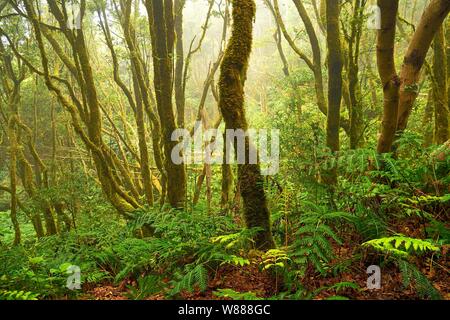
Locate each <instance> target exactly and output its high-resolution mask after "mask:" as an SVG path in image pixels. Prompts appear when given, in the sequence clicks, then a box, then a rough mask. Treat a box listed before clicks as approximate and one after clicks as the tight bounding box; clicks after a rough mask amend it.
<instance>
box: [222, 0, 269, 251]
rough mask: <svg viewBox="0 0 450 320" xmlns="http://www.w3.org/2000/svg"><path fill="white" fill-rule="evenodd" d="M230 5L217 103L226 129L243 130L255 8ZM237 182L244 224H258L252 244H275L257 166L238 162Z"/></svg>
mask: <svg viewBox="0 0 450 320" xmlns="http://www.w3.org/2000/svg"><path fill="white" fill-rule="evenodd" d="M232 5H233V13H232V16H233V31H232V35H231V39H230V41H229V44H228V47H227V49H226V52H225V57H224V59H223V62H222V65H221V75H220V82H219V89H220V102H219V106H220V110H221V113H222V115H223V118H224V120H225V124H226V128H227V129H234V130H236V129H242V130H244V131H247V129H248V124H247V120H246V117H245V110H244V83H245V80H246V73H247V68H248V61H249V58H250V53H251V50H252V42H253V35H252V33H253V19H254V18H255V11H256V8H255V3H254V1H253V0H232ZM250 147H251V146H250V142H249V139H248V138H246V143H245V151H246V154H247V155H248V154H249V150H250ZM238 183H239V186H240V191H241V195H242V198H243V200H244V220H245V223H246V226H247V227H248V228H255V227H259V228H262V230H261V231H260V232H258V233H257V235H256V236H255V245H256V247H257V248H259V249H263V250H265V249H271V248H273V247H275V243H274V240H273V238H272V232H271V223H270V212H269V209H268V207H267V199H266V195H265V192H264V181H263V178H262V175H261V169H260V166H259V165H255V164H240V165H238Z"/></svg>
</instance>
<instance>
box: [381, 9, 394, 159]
mask: <svg viewBox="0 0 450 320" xmlns="http://www.w3.org/2000/svg"><path fill="white" fill-rule="evenodd" d="M378 6H379V7H380V9H381V29H380V30H379V31H378V37H377V65H378V73H379V75H380V78H381V84H382V86H383V96H384V103H383V120H382V125H381V133H380V136H379V138H378V147H377V151H378V153H388V152H390V151H391V148H392V143H393V142H394V137H395V132H396V130H397V115H398V101H399V88H400V79H399V77H398V76H397V71H396V69H395V61H394V51H395V50H394V49H395V29H396V24H397V13H398V0H378Z"/></svg>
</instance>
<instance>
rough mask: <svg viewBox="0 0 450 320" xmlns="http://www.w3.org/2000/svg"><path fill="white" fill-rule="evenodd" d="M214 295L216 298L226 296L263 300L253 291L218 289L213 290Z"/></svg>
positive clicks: (236, 298)
mask: <svg viewBox="0 0 450 320" xmlns="http://www.w3.org/2000/svg"><path fill="white" fill-rule="evenodd" d="M214 295H215V296H216V297H218V298H226V299H231V300H244V301H252V300H263V299H261V298H259V297H258V296H257V295H256V294H255V293H253V292H244V293H240V292H236V291H234V290H232V289H219V290H217V291H214Z"/></svg>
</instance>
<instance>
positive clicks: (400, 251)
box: [363, 236, 439, 257]
mask: <svg viewBox="0 0 450 320" xmlns="http://www.w3.org/2000/svg"><path fill="white" fill-rule="evenodd" d="M363 246H371V247H373V248H375V249H377V250H379V251H382V252H386V253H392V254H394V255H396V256H399V257H408V256H409V255H410V253H412V252H414V253H423V252H427V251H439V247H437V246H436V245H434V244H433V243H431V242H429V241H427V240H421V239H414V238H408V237H405V236H394V237H387V238H380V239H374V240H371V241H367V242H365V243H363Z"/></svg>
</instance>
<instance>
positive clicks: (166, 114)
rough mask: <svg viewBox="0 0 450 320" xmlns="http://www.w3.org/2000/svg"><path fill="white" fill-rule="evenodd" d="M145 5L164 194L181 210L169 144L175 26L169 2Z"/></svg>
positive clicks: (179, 181)
mask: <svg viewBox="0 0 450 320" xmlns="http://www.w3.org/2000/svg"><path fill="white" fill-rule="evenodd" d="M145 6H146V9H147V12H148V16H149V23H150V33H151V37H152V51H153V65H154V83H155V92H156V104H157V107H158V114H159V118H160V122H161V128H162V139H163V141H162V142H163V146H164V156H165V159H164V165H165V168H166V172H167V195H168V199H169V203H170V204H171V206H172V207H174V208H184V207H185V200H186V172H185V168H184V165H183V164H181V165H177V164H175V163H174V162H173V161H172V159H171V155H172V150H173V149H174V148H175V147H176V145H177V143H178V141H172V133H173V132H174V131H175V129H176V128H177V127H176V124H175V116H174V113H173V102H172V92H173V90H172V89H173V86H172V83H173V53H174V43H175V27H174V14H173V2H172V0H164V1H163V0H151V1H150V0H146V1H145Z"/></svg>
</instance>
